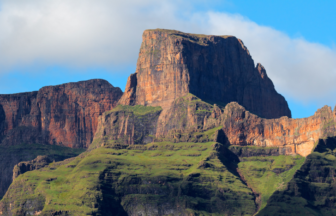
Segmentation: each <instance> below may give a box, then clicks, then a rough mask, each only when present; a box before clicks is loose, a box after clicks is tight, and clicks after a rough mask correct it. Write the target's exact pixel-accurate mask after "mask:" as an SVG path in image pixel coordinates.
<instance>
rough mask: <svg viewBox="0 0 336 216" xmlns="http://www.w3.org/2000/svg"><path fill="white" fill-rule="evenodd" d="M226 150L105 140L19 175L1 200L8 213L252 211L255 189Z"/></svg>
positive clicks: (208, 145) (211, 146)
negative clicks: (68, 158)
mask: <svg viewBox="0 0 336 216" xmlns="http://www.w3.org/2000/svg"><path fill="white" fill-rule="evenodd" d="M225 151H226V150H225V148H224V146H223V145H222V144H219V143H215V142H208V143H169V142H163V143H151V144H147V145H134V146H129V147H126V146H122V145H114V146H104V147H100V148H98V149H95V150H93V151H90V152H86V153H83V154H82V155H80V156H79V157H77V158H75V159H73V160H72V161H70V162H59V163H53V164H50V165H49V166H48V167H47V168H43V169H41V170H37V171H31V172H27V173H25V174H23V175H21V176H19V177H18V178H17V179H16V180H15V181H14V183H13V184H12V185H11V187H10V189H9V191H8V193H7V194H6V195H5V197H4V199H3V200H2V203H1V205H2V206H1V207H0V208H1V209H2V212H3V214H4V215H9V213H8V212H13V214H14V215H23V214H24V213H25V212H41V213H40V214H39V215H50V214H52V213H55V212H59V214H61V213H62V214H64V215H111V214H112V213H114V215H179V214H180V215H209V214H214V215H252V214H253V213H254V212H255V211H256V205H255V202H254V194H253V192H252V191H251V189H250V188H248V187H247V186H246V184H244V183H243V182H242V181H241V179H240V177H239V176H238V175H237V173H236V172H235V171H234V170H231V169H232V168H233V167H231V165H230V164H228V163H227V160H226V159H225V158H224V157H223V155H225V154H226V153H225Z"/></svg>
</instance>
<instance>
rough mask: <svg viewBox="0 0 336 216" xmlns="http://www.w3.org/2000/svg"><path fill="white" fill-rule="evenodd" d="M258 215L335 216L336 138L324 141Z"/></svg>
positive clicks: (320, 142) (319, 143)
mask: <svg viewBox="0 0 336 216" xmlns="http://www.w3.org/2000/svg"><path fill="white" fill-rule="evenodd" d="M259 215H283V216H284V215H303V216H313V215H314V216H318V215H336V138H335V137H329V138H326V139H321V140H320V141H319V142H318V144H317V146H316V148H315V151H314V152H313V153H311V154H310V155H308V157H307V158H306V160H305V162H304V164H303V165H302V167H301V168H300V169H299V170H298V171H297V172H296V173H295V175H294V178H292V179H291V181H290V182H289V184H288V185H286V187H285V188H284V189H283V190H279V191H277V192H275V193H274V194H273V195H272V196H271V198H270V199H269V200H268V203H267V206H266V207H265V208H264V209H263V210H262V211H260V214H259Z"/></svg>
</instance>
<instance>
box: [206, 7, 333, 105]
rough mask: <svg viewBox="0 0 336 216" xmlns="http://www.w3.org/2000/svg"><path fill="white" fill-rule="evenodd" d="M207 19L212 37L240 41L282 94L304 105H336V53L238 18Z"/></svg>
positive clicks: (219, 15) (215, 15)
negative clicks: (230, 38)
mask: <svg viewBox="0 0 336 216" xmlns="http://www.w3.org/2000/svg"><path fill="white" fill-rule="evenodd" d="M208 16H209V31H210V32H211V34H229V35H235V36H237V37H238V38H241V39H242V40H243V41H244V44H245V45H246V46H247V47H248V49H249V51H250V53H251V55H252V57H253V59H254V60H255V62H256V63H257V62H260V63H261V64H262V65H264V66H265V68H266V71H267V74H268V75H269V77H271V79H272V80H273V82H274V84H275V87H276V89H278V90H279V91H280V92H281V93H284V94H285V95H288V96H290V97H292V98H294V99H296V100H298V101H301V102H306V103H308V102H311V101H314V102H317V103H319V104H320V105H323V104H327V103H329V104H335V102H336V100H335V95H336V85H335V83H336V51H335V50H333V49H331V48H329V47H326V46H323V45H321V44H316V43H310V42H308V41H306V40H305V39H303V38H294V39H293V38H290V37H288V36H287V35H286V34H284V33H282V32H279V31H277V30H274V29H272V28H270V27H265V26H259V25H258V24H256V23H254V22H252V21H250V20H248V19H246V18H244V17H242V16H239V15H229V14H223V13H212V12H210V13H208Z"/></svg>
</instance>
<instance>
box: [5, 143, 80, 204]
mask: <svg viewBox="0 0 336 216" xmlns="http://www.w3.org/2000/svg"><path fill="white" fill-rule="evenodd" d="M84 151H85V150H84V149H73V148H68V147H64V146H57V145H41V144H24V143H22V144H20V145H15V146H0V170H1V175H0V178H1V182H2V184H1V187H0V199H1V198H2V196H3V195H4V194H5V192H6V191H7V189H8V187H9V185H10V183H11V182H12V176H13V168H14V166H15V165H16V164H18V163H19V162H21V161H30V160H33V159H35V158H36V157H37V156H38V155H47V156H49V158H51V159H52V160H55V161H61V160H64V159H66V158H70V157H75V156H77V155H79V154H80V153H82V152H84Z"/></svg>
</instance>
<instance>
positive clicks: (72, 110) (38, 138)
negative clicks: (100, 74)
mask: <svg viewBox="0 0 336 216" xmlns="http://www.w3.org/2000/svg"><path fill="white" fill-rule="evenodd" d="M121 96H122V91H121V90H120V89H119V88H115V87H113V86H112V85H111V84H109V83H108V82H107V81H105V80H98V79H96V80H89V81H82V82H77V83H67V84H63V85H58V86H47V87H43V88H41V89H40V90H39V91H36V92H30V93H21V94H11V95H0V138H1V140H0V141H1V144H0V145H3V146H9V145H16V144H21V143H40V144H53V145H63V146H68V147H75V148H87V147H88V145H89V144H90V143H91V142H92V139H93V135H94V133H95V131H96V128H97V123H98V116H99V115H101V114H102V113H103V112H105V111H108V110H111V109H112V108H113V107H115V106H116V104H117V102H118V100H119V99H120V97H121Z"/></svg>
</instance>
